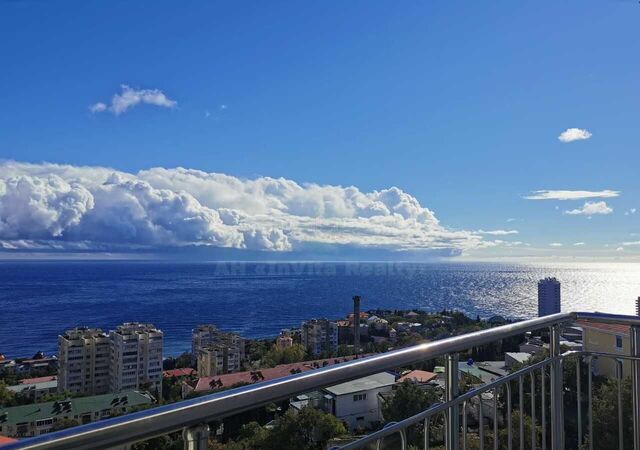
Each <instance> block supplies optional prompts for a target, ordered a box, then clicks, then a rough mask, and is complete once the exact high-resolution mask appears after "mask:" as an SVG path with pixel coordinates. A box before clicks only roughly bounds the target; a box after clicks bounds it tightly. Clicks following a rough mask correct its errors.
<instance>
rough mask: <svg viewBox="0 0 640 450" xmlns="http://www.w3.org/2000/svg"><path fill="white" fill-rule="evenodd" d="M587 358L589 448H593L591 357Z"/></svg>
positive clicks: (591, 449)
mask: <svg viewBox="0 0 640 450" xmlns="http://www.w3.org/2000/svg"><path fill="white" fill-rule="evenodd" d="M587 359H588V363H589V364H588V366H587V367H588V370H589V377H588V378H587V387H588V389H589V409H588V411H587V413H588V415H589V450H593V358H592V357H591V356H590V357H588V358H587Z"/></svg>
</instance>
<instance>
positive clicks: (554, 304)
mask: <svg viewBox="0 0 640 450" xmlns="http://www.w3.org/2000/svg"><path fill="white" fill-rule="evenodd" d="M559 312H560V282H559V281H558V280H557V279H555V278H544V279H542V280H540V281H538V317H542V316H548V315H550V314H555V313H559Z"/></svg>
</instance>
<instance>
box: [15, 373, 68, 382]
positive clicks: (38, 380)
mask: <svg viewBox="0 0 640 450" xmlns="http://www.w3.org/2000/svg"><path fill="white" fill-rule="evenodd" d="M57 378H58V377H56V376H55V375H52V376H49V377H37V378H24V379H22V380H20V381H19V382H18V384H36V383H45V382H47V381H55V380H56V379H57Z"/></svg>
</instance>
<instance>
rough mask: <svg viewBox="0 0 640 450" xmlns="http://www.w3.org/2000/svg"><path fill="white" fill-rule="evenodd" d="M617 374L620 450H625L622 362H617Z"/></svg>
mask: <svg viewBox="0 0 640 450" xmlns="http://www.w3.org/2000/svg"><path fill="white" fill-rule="evenodd" d="M616 372H617V375H618V448H619V449H620V450H624V436H623V434H622V432H623V428H622V377H623V373H622V361H621V360H619V359H618V360H616Z"/></svg>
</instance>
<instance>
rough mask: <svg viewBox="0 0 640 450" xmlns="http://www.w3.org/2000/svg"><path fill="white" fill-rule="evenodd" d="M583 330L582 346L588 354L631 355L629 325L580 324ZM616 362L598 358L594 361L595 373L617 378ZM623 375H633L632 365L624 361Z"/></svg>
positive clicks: (610, 359)
mask: <svg viewBox="0 0 640 450" xmlns="http://www.w3.org/2000/svg"><path fill="white" fill-rule="evenodd" d="M578 325H579V326H580V327H582V330H583V341H582V346H583V348H584V350H585V351H586V352H605V353H613V354H616V353H617V354H620V355H627V356H628V355H630V354H631V353H630V348H631V341H630V338H629V327H628V326H627V325H618V324H608V323H597V322H582V321H580V322H578ZM616 365H617V364H616V361H615V360H613V359H612V358H597V359H594V361H593V373H595V374H596V375H603V376H606V377H610V378H615V377H616V375H617V372H616V370H617V369H616ZM622 365H623V369H622V370H623V375H624V376H625V377H627V376H630V375H631V364H630V363H629V362H628V361H624V362H623V363H622Z"/></svg>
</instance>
